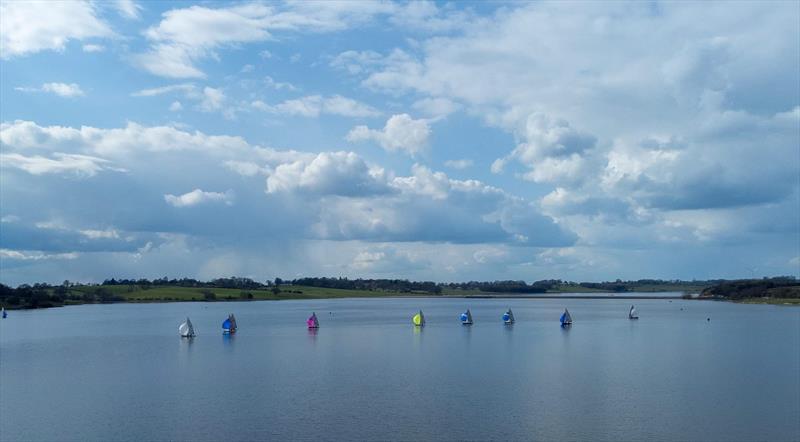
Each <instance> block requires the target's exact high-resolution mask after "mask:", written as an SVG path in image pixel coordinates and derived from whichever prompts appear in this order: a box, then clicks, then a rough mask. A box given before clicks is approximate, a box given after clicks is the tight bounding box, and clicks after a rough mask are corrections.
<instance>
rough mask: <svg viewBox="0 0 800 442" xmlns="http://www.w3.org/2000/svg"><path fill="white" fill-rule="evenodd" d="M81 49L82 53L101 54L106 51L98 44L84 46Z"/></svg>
mask: <svg viewBox="0 0 800 442" xmlns="http://www.w3.org/2000/svg"><path fill="white" fill-rule="evenodd" d="M82 49H83V52H103V51H105V50H106V47H105V46H103V45H98V44H85V45H83V47H82Z"/></svg>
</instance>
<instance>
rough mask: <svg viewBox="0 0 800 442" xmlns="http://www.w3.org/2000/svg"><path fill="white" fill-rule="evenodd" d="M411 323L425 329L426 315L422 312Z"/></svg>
mask: <svg viewBox="0 0 800 442" xmlns="http://www.w3.org/2000/svg"><path fill="white" fill-rule="evenodd" d="M411 322H413V323H414V325H415V326H417V327H423V326H424V325H425V315H423V314H422V310H420V311H419V313H417V314H416V315H414V317H413V318H411Z"/></svg>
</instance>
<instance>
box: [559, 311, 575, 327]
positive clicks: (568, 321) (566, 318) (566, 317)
mask: <svg viewBox="0 0 800 442" xmlns="http://www.w3.org/2000/svg"><path fill="white" fill-rule="evenodd" d="M559 320H560V321H561V326H562V327H566V326H568V325H572V316H570V314H569V310H567V309H564V313H562V314H561V318H560V319H559Z"/></svg>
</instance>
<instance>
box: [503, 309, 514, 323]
mask: <svg viewBox="0 0 800 442" xmlns="http://www.w3.org/2000/svg"><path fill="white" fill-rule="evenodd" d="M503 322H504V323H506V324H513V323H514V312H512V311H511V309H508V311H507V312H505V313H503Z"/></svg>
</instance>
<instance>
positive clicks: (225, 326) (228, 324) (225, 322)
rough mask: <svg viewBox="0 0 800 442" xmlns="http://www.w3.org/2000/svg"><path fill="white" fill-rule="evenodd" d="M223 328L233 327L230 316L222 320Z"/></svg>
mask: <svg viewBox="0 0 800 442" xmlns="http://www.w3.org/2000/svg"><path fill="white" fill-rule="evenodd" d="M222 329H223V330H230V329H231V318H228V319H226V320H224V321H222Z"/></svg>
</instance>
